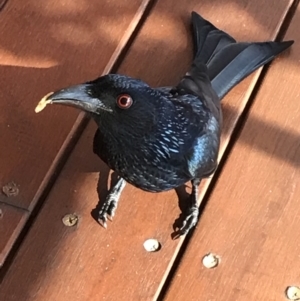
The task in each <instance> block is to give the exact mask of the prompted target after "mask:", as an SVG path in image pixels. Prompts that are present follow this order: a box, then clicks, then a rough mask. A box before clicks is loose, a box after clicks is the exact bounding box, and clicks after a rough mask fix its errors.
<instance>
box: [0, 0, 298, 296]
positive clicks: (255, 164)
mask: <svg viewBox="0 0 300 301" xmlns="http://www.w3.org/2000/svg"><path fill="white" fill-rule="evenodd" d="M298 2H299V1H298V0H294V1H293V0H281V1H275V0H267V1H259V0H252V1H250V0H218V1H209V0H203V1H199V0H197V1H196V0H189V1H187V0H182V1H177V2H175V1H172V0H161V1H156V2H155V1H152V0H132V1H123V2H122V1H117V0H110V1H96V0H90V1H88V2H87V1H83V0H81V1H58V0H48V1H38V0H28V1H26V3H25V2H24V1H20V0H19V1H8V2H7V3H6V5H5V6H4V7H3V8H2V10H1V11H0V16H1V22H0V28H1V42H0V43H1V44H0V78H1V83H2V85H1V87H2V88H1V90H0V121H1V127H0V138H1V146H0V166H1V173H0V188H4V192H6V193H4V192H2V194H1V193H0V210H1V211H0V265H1V266H2V268H1V269H0V300H1V301H2V300H3V301H17V300H18V301H53V300H55V301H62V300H80V301H85V300H86V301H94V300H95V301H96V300H97V301H98V300H106V301H119V300H168V301H169V300H170V301H171V300H179V301H181V300H187V301H190V300H196V301H208V300H210V301H225V300H226V301H239V300H247V301H248V300H249V301H252V300H262V301H265V300H268V301H273V300H274V301H277V300H278V301H280V300H287V299H286V296H285V290H286V288H287V287H288V286H292V285H296V286H300V242H299V236H300V230H299V222H298V220H299V216H300V206H299V204H298V198H299V197H298V196H299V195H300V185H299V182H300V171H299V166H300V131H299V124H300V85H299V83H300V46H299V42H298V40H299V38H300V31H299V28H300V7H297V6H298ZM0 7H1V1H0ZM192 10H195V11H197V12H199V13H200V14H201V15H203V16H204V17H205V18H207V19H209V20H210V21H211V22H212V23H214V24H216V26H218V27H220V28H222V29H223V30H225V31H227V32H229V33H230V34H231V35H233V36H234V37H235V38H236V39H237V40H241V41H251V40H258V41H263V40H269V39H282V38H283V39H285V40H288V39H294V40H295V41H296V43H295V44H294V45H293V46H292V49H291V50H290V51H287V52H286V53H285V54H284V55H281V56H280V57H279V58H277V59H276V60H275V61H274V62H273V63H272V64H271V65H270V66H269V67H267V68H264V69H263V70H259V71H257V72H256V73H255V74H253V75H251V76H250V77H249V78H247V79H246V80H245V81H243V82H242V83H241V84H239V85H238V86H237V87H236V88H235V89H234V90H233V91H232V92H231V93H230V94H229V95H228V96H227V97H226V98H225V99H224V100H223V109H224V119H225V121H224V129H223V136H222V146H221V151H220V162H221V163H220V166H219V169H218V170H217V172H216V173H215V175H214V176H213V177H212V178H211V179H209V180H207V181H205V182H203V183H202V185H201V193H200V196H199V202H200V203H201V218H200V220H199V223H198V225H197V227H196V229H195V231H193V233H191V235H188V236H187V237H183V238H180V239H178V240H172V238H171V233H172V232H173V229H172V225H173V222H174V219H175V218H177V217H178V216H179V214H180V210H179V208H178V195H177V194H176V192H175V191H170V192H167V193H160V194H151V193H146V192H142V191H140V190H138V189H136V188H134V187H132V186H129V185H128V186H126V188H125V190H124V193H123V194H122V199H121V201H120V205H119V208H118V211H117V214H116V217H115V218H114V221H113V222H112V223H110V222H109V224H108V229H107V230H104V229H103V228H102V227H100V226H99V224H98V223H97V222H96V221H95V220H94V218H93V217H92V215H91V211H92V210H93V209H94V208H95V206H96V205H97V202H98V199H99V196H98V193H97V189H96V188H97V186H98V190H99V191H98V192H99V195H100V198H103V197H105V195H106V194H107V190H108V187H109V183H110V180H109V178H110V172H109V170H108V168H107V167H106V166H105V164H104V163H102V162H101V161H100V160H99V159H98V158H97V157H96V156H94V155H93V153H92V138H93V135H94V132H95V125H94V123H93V122H90V121H89V120H87V118H86V116H85V115H84V114H83V113H79V112H78V111H76V110H74V109H71V108H66V107H59V108H58V107H55V108H54V107H49V109H48V108H47V110H45V112H43V113H41V114H38V115H36V114H35V113H34V107H35V105H36V104H37V102H38V100H39V99H40V98H41V96H43V95H44V94H46V93H48V92H49V91H52V90H53V89H58V88H61V87H64V86H66V85H69V84H73V83H78V82H82V81H85V80H87V79H93V78H95V77H97V76H99V75H100V74H102V73H103V74H104V73H107V72H111V71H113V72H118V73H123V74H128V75H130V76H133V77H138V78H141V79H143V80H145V81H146V82H148V83H149V84H151V85H154V86H157V85H172V84H175V83H176V82H177V81H178V79H179V78H180V76H181V75H183V74H184V73H185V71H186V70H187V69H188V66H189V64H190V62H191V59H192V39H191V34H190V12H191V11H192ZM99 172H100V173H99ZM98 178H99V180H98ZM10 187H11V189H10V190H9V188H10ZM188 189H189V188H188ZM182 196H184V193H183V195H182ZM128 204H130V206H129V205H128ZM70 213H75V214H77V215H78V217H79V222H78V224H77V225H76V226H74V227H66V226H65V225H64V224H63V223H62V217H63V216H64V215H66V214H70ZM148 238H156V239H158V241H159V242H160V243H161V246H162V247H161V249H160V250H159V251H158V252H154V253H147V252H146V251H145V250H144V248H143V243H144V241H145V240H146V239H148ZM210 252H213V253H215V254H217V255H218V256H219V257H220V263H219V265H218V266H217V267H216V268H214V269H207V268H205V267H204V266H203V264H202V258H203V256H205V255H206V254H208V253H210Z"/></svg>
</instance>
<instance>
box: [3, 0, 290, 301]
mask: <svg viewBox="0 0 300 301" xmlns="http://www.w3.org/2000/svg"><path fill="white" fill-rule="evenodd" d="M274 3H275V2H273V1H269V2H268V4H265V3H261V1H260V2H259V4H260V5H258V2H257V1H234V2H231V1H230V2H228V1H226V0H223V1H218V2H215V3H212V2H211V1H202V2H201V3H200V2H199V1H196V0H195V1H180V2H176V3H174V1H171V0H165V1H160V2H159V3H158V4H157V5H156V7H155V9H154V11H153V12H152V13H151V14H150V16H149V17H148V19H147V21H146V23H145V25H144V26H143V28H142V30H141V32H140V34H139V35H138V37H137V39H136V41H135V43H134V44H133V46H132V47H131V49H130V53H129V55H128V56H127V57H126V59H125V61H124V64H122V66H121V68H120V70H119V72H121V73H127V74H129V75H132V76H137V77H140V78H142V79H145V80H146V81H148V82H149V83H151V84H155V85H160V84H161V85H170V84H175V83H176V82H177V80H178V79H179V78H180V76H181V75H182V74H184V72H185V71H187V69H188V65H189V63H190V61H191V58H192V43H191V36H190V29H189V28H190V26H189V24H190V11H191V10H196V11H198V12H199V13H201V14H202V15H203V16H204V17H206V18H209V19H210V20H211V21H212V22H214V23H216V24H217V25H218V24H219V26H220V27H222V29H224V30H226V31H228V32H230V33H231V34H232V35H233V36H235V37H236V38H238V39H241V40H257V39H261V40H262V39H270V38H272V37H274V36H275V34H276V33H277V31H278V27H279V26H280V24H281V23H282V19H283V17H284V15H285V13H286V11H287V9H288V7H289V5H290V1H281V2H280V3H278V4H276V5H274ZM276 3H277V2H276ZM229 16H231V17H229ZM243 25H245V26H243ZM256 76H257V75H256ZM254 83H255V76H253V77H251V78H249V79H248V80H247V81H245V82H244V83H243V84H241V85H239V86H238V87H237V88H236V89H235V90H234V91H233V93H231V94H230V95H229V96H230V97H227V98H226V100H225V105H226V106H227V107H230V108H233V109H234V110H233V112H231V113H230V114H229V115H228V117H227V118H226V125H225V129H227V130H226V131H225V134H224V138H225V140H224V141H225V144H223V147H222V150H224V148H225V145H226V141H228V139H229V137H230V134H231V132H232V130H233V126H234V124H235V122H236V120H237V119H238V117H239V114H240V111H241V110H242V108H243V106H244V105H245V103H246V102H247V99H248V96H249V94H250V92H251V91H252V88H253V85H254ZM53 109H54V108H53ZM46 113H47V110H45V114H46ZM57 128H58V127H57ZM94 132H95V125H94V124H93V123H90V124H89V126H88V128H87V129H86V131H85V132H84V134H83V136H82V137H81V139H80V140H79V143H78V144H77V145H76V148H75V150H74V152H73V153H72V155H71V156H70V158H69V160H68V162H67V164H66V166H65V168H64V170H63V172H62V173H61V175H60V176H59V179H58V181H57V183H56V185H55V187H54V188H53V190H52V191H51V193H50V195H49V198H48V199H47V201H46V203H45V205H44V207H43V209H42V211H41V212H40V214H39V216H38V217H37V220H36V222H35V224H34V225H33V227H32V229H31V230H30V233H29V234H28V237H27V238H26V240H25V241H24V243H23V244H22V246H21V248H20V251H19V253H18V255H17V256H16V258H15V261H14V262H13V264H12V266H11V267H10V269H9V271H8V273H7V274H6V275H5V277H4V279H3V283H2V289H1V291H0V299H1V298H4V297H5V299H6V300H8V301H13V300H19V299H20V298H23V299H24V300H33V301H34V300H58V301H59V300H65V299H75V300H76V299H77V300H89V301H90V300H152V299H155V298H156V296H157V294H158V293H159V291H160V288H161V285H162V284H163V283H164V279H165V277H166V275H167V273H168V271H169V269H170V267H171V265H172V263H173V261H174V258H175V257H176V255H177V252H178V249H179V247H180V244H181V242H182V239H180V240H177V241H173V240H172V239H171V237H170V235H171V232H172V224H173V222H174V219H175V218H176V217H178V215H179V213H180V212H179V209H178V204H177V203H178V198H177V195H176V193H175V192H174V191H170V192H168V193H160V194H150V193H145V192H142V191H140V190H137V189H135V188H134V187H132V186H129V185H128V186H127V187H126V188H125V190H124V193H123V195H122V199H121V202H120V205H119V208H118V211H117V215H116V217H115V218H114V222H113V223H109V224H108V229H107V230H104V229H103V228H101V227H100V226H99V225H98V224H97V223H96V222H95V221H94V220H93V219H92V217H91V215H90V212H91V209H92V208H94V207H95V205H96V203H97V200H98V196H97V193H96V189H95V188H96V186H97V182H98V172H97V171H99V170H100V183H99V188H100V196H101V198H103V197H105V195H106V193H107V186H108V185H107V176H108V172H109V171H108V169H107V168H106V167H105V165H104V164H103V163H102V162H101V161H100V160H99V159H97V158H96V157H95V156H93V154H92V138H93V135H94ZM108 183H109V181H108ZM203 193H204V192H203ZM203 193H202V194H203ZM74 212H75V213H77V214H78V215H79V224H78V225H77V226H76V227H74V228H67V227H65V226H64V225H63V224H62V222H61V218H62V217H63V216H64V215H65V214H67V213H74ZM148 238H156V239H158V240H159V241H160V243H161V244H162V248H161V250H160V251H159V252H157V253H147V252H146V251H145V250H144V249H143V242H144V241H145V240H146V239H148ZM16 283H18V285H17V286H16ZM184 300H185V299H184Z"/></svg>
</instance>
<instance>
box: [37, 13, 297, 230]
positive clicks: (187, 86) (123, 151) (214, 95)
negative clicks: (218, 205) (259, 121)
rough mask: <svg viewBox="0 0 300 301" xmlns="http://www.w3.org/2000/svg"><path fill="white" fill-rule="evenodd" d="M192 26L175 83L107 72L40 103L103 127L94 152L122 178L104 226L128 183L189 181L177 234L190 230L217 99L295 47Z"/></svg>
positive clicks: (211, 163)
mask: <svg viewBox="0 0 300 301" xmlns="http://www.w3.org/2000/svg"><path fill="white" fill-rule="evenodd" d="M192 24H193V33H194V43H195V57H194V61H193V64H192V66H191V68H190V70H189V71H188V72H187V73H186V75H185V76H184V77H183V78H182V80H181V81H180V83H179V84H178V85H177V86H174V87H171V88H170V87H164V88H152V87H150V86H149V85H147V84H146V83H145V82H143V81H141V80H138V79H134V78H131V77H129V76H125V75H118V74H108V75H105V76H102V77H100V78H97V79H96V80H93V81H90V82H86V83H84V84H80V85H77V86H73V87H69V88H65V89H62V90H59V91H57V92H54V93H52V94H51V95H48V96H46V97H44V99H43V100H42V102H44V103H45V102H46V103H53V104H64V105H69V106H74V107H76V108H79V109H81V110H84V111H86V112H89V113H90V115H91V117H92V118H93V119H94V120H95V122H96V123H97V125H98V130H97V132H96V134H95V137H94V153H95V154H97V155H98V156H99V157H100V158H101V159H102V160H103V161H104V162H105V163H106V164H107V165H108V166H109V167H110V168H111V169H113V170H114V171H116V172H117V173H118V175H119V179H118V181H117V183H116V185H115V186H113V187H112V189H111V192H110V193H109V195H108V196H107V198H106V200H105V202H104V203H103V205H102V207H101V209H100V211H99V218H98V220H99V222H100V223H101V224H102V225H103V226H104V227H106V220H107V217H112V216H113V215H114V213H115V210H116V207H117V203H118V200H119V197H120V194H121V192H122V190H123V188H124V186H125V184H126V182H128V183H130V184H132V185H134V186H136V187H138V188H140V189H142V190H146V191H150V192H160V191H166V190H169V189H173V188H176V187H178V186H181V185H183V184H185V183H186V182H187V181H191V182H192V193H191V196H190V200H189V206H188V209H187V211H186V212H184V217H185V218H184V221H183V223H182V225H181V226H180V227H179V230H178V234H180V235H181V234H185V233H187V232H188V231H189V230H190V229H191V228H192V227H193V226H194V225H195V224H196V222H197V219H198V213H199V209H198V206H197V194H198V186H199V183H200V181H201V179H203V178H205V177H208V176H210V175H211V174H212V173H213V172H214V171H215V169H216V167H217V156H218V150H219V145H220V134H221V126H222V112H221V106H220V100H221V99H222V98H223V97H224V95H225V94H226V93H227V92H228V91H229V90H230V89H232V88H233V87H234V86H235V85H237V84H238V83H239V82H240V81H241V80H243V79H244V78H245V77H246V76H248V75H249V74H250V73H252V72H253V71H254V70H256V69H257V68H259V67H260V66H262V65H264V64H266V63H268V62H269V61H271V60H272V59H273V58H274V57H275V56H276V55H278V54H279V53H281V52H282V51H284V50H285V49H287V48H288V47H289V46H291V45H292V44H293V41H287V42H263V43H237V42H236V41H235V40H234V39H233V38H232V37H231V36H230V35H228V34H227V33H225V32H223V31H221V30H219V29H217V28H216V27H215V26H214V25H212V24H211V23H210V22H208V21H206V20H205V19H203V18H202V17H201V16H199V15H198V14H197V13H195V12H193V13H192Z"/></svg>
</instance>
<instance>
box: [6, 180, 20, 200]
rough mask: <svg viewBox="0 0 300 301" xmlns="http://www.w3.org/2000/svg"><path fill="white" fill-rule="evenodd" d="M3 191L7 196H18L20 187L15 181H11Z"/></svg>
mask: <svg viewBox="0 0 300 301" xmlns="http://www.w3.org/2000/svg"><path fill="white" fill-rule="evenodd" d="M2 192H3V193H4V194H5V195H6V196H7V197H10V196H17V195H18V194H19V187H18V185H17V184H16V183H15V182H9V183H8V184H6V185H4V186H3V187H2Z"/></svg>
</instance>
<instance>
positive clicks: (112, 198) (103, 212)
mask: <svg viewBox="0 0 300 301" xmlns="http://www.w3.org/2000/svg"><path fill="white" fill-rule="evenodd" d="M118 201H119V195H116V194H115V193H110V194H109V195H108V196H107V197H106V199H105V201H104V203H103V204H102V206H101V207H100V209H99V211H98V222H99V224H100V225H101V226H102V227H103V228H105V229H106V228H107V223H106V222H107V219H109V220H110V221H112V219H113V217H114V216H115V213H116V209H117V205H118Z"/></svg>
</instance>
